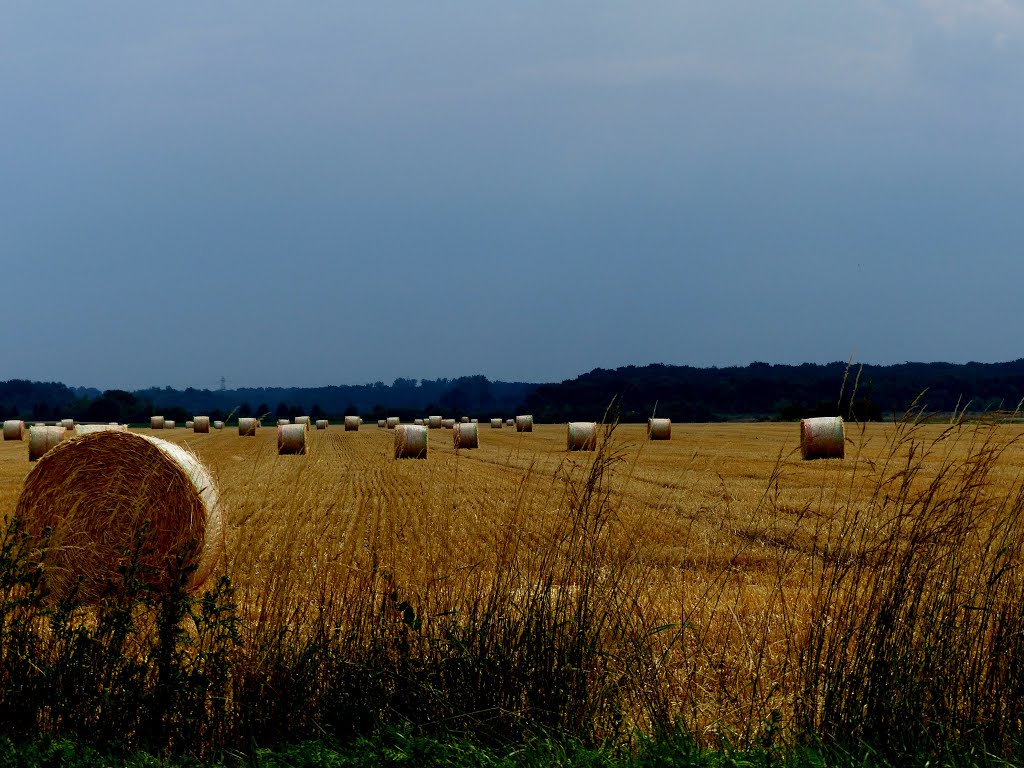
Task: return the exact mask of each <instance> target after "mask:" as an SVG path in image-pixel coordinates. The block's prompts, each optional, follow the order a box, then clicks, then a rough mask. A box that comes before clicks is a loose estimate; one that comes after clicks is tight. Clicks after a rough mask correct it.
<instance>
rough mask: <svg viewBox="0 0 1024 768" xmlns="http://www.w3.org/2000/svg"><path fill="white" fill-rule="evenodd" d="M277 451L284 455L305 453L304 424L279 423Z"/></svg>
mask: <svg viewBox="0 0 1024 768" xmlns="http://www.w3.org/2000/svg"><path fill="white" fill-rule="evenodd" d="M277 453H278V455H280V456H285V455H299V456H301V455H303V454H305V453H306V425H305V424H279V425H278V427H277Z"/></svg>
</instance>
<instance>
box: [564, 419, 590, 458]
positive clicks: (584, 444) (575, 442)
mask: <svg viewBox="0 0 1024 768" xmlns="http://www.w3.org/2000/svg"><path fill="white" fill-rule="evenodd" d="M565 435H566V447H567V449H568V450H570V451H592V450H594V449H595V448H597V422H594V421H570V422H569V424H568V427H567V428H566V431H565Z"/></svg>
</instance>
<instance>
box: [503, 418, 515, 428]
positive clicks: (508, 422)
mask: <svg viewBox="0 0 1024 768" xmlns="http://www.w3.org/2000/svg"><path fill="white" fill-rule="evenodd" d="M515 425H516V420H515V419H505V426H506V427H514V426H515Z"/></svg>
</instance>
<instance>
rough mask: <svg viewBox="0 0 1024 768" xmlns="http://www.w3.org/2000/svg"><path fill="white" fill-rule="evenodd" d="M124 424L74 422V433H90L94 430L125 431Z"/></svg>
mask: <svg viewBox="0 0 1024 768" xmlns="http://www.w3.org/2000/svg"><path fill="white" fill-rule="evenodd" d="M127 431H128V427H126V426H125V425H124V424H75V434H76V435H92V434H95V433H96V432H127Z"/></svg>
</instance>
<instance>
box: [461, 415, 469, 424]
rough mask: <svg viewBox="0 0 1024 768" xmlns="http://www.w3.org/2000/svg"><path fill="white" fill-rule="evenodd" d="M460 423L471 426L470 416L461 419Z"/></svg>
mask: <svg viewBox="0 0 1024 768" xmlns="http://www.w3.org/2000/svg"><path fill="white" fill-rule="evenodd" d="M459 422H460V423H462V424H469V416H463V417H462V418H461V419H459Z"/></svg>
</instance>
